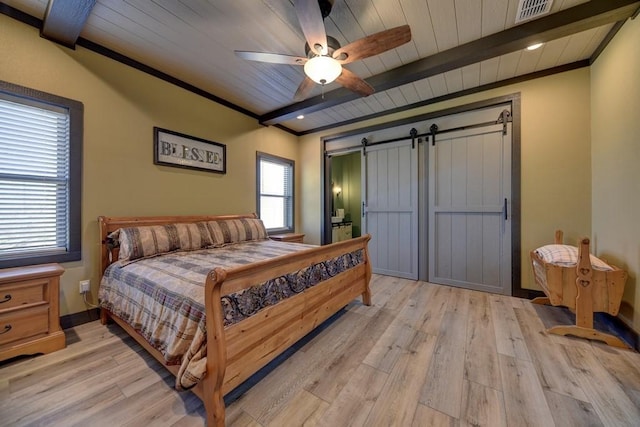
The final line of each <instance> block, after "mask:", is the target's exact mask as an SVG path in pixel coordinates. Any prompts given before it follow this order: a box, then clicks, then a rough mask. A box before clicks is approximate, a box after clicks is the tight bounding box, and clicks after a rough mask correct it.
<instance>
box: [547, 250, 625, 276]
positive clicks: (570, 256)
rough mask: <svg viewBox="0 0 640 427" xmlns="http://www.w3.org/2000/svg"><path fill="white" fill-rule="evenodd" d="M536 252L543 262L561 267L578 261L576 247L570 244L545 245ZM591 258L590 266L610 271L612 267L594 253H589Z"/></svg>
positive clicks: (574, 264)
mask: <svg viewBox="0 0 640 427" xmlns="http://www.w3.org/2000/svg"><path fill="white" fill-rule="evenodd" d="M536 253H537V254H538V255H539V256H540V258H542V259H543V260H544V261H545V262H548V263H550V264H554V265H559V266H561V267H575V266H576V264H577V263H578V248H577V247H575V246H570V245H546V246H542V247H540V248H538V249H536ZM589 256H590V260H591V266H592V267H593V268H595V269H598V270H604V271H611V270H613V268H612V267H611V266H610V265H609V264H607V263H606V262H604V261H602V260H601V259H599V258H596V257H595V256H594V255H592V254H589Z"/></svg>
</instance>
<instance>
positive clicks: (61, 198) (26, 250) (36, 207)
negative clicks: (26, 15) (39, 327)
mask: <svg viewBox="0 0 640 427" xmlns="http://www.w3.org/2000/svg"><path fill="white" fill-rule="evenodd" d="M82 121H83V106H82V104H81V103H80V102H77V101H72V100H70V99H66V98H61V97H58V96H55V95H50V94H46V93H43V92H38V91H35V90H32V89H28V88H24V87H21V86H17V85H13V84H10V83H6V82H2V81H0V268H5V267H16V266H22V265H30V264H40V263H45V262H68V261H76V260H79V259H81V250H80V244H81V243H80V242H81V237H80V235H81V233H80V231H81V224H80V210H81V205H80V196H81V191H80V189H81V179H82V174H81V169H82V126H83V125H82Z"/></svg>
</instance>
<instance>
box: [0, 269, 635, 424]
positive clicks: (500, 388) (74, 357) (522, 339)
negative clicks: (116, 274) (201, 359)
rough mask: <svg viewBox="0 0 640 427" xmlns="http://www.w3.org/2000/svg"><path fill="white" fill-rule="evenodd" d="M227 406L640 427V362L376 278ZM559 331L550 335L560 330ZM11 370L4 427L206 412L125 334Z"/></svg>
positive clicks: (399, 418) (474, 299) (95, 338)
mask: <svg viewBox="0 0 640 427" xmlns="http://www.w3.org/2000/svg"><path fill="white" fill-rule="evenodd" d="M372 288H373V295H374V298H373V301H374V306H372V307H365V306H363V305H361V304H360V303H359V302H354V303H352V304H350V305H349V306H348V307H347V310H346V312H345V313H344V314H343V315H342V316H340V317H338V318H337V319H336V320H335V321H334V322H333V323H331V324H330V325H329V326H328V327H326V328H325V329H324V330H322V332H320V333H319V334H317V335H316V336H315V337H314V338H313V339H312V340H310V341H308V342H307V343H306V344H305V345H304V346H302V348H300V350H298V351H297V352H296V353H294V354H293V355H292V356H291V357H289V358H288V359H286V360H285V361H284V362H283V363H281V364H280V365H279V366H278V367H277V368H275V369H274V370H272V371H271V372H270V373H269V374H268V375H267V376H266V377H265V378H263V379H262V380H261V381H260V382H258V383H257V384H256V385H254V386H253V387H252V388H251V389H249V390H248V391H247V392H246V393H245V394H244V395H243V396H241V397H240V398H239V399H238V400H236V401H235V402H234V403H232V404H231V405H230V406H229V407H228V408H227V425H230V426H231V425H233V426H301V425H306V426H313V425H318V426H343V425H353V426H545V427H546V426H554V425H555V426H562V427H565V426H602V425H604V426H639V425H640V354H638V353H636V352H634V351H631V350H621V349H617V348H612V347H608V346H606V345H603V344H599V343H593V342H589V341H585V340H581V339H576V338H568V337H560V336H555V335H548V334H546V333H545V332H544V331H545V329H546V327H545V324H544V322H547V323H549V322H554V321H555V322H557V320H558V319H559V318H562V315H561V314H562V312H561V311H560V310H561V309H559V308H553V307H538V306H535V307H534V306H532V305H531V304H530V303H529V302H528V301H526V300H522V299H518V298H512V297H505V296H499V295H491V294H486V293H480V292H474V291H468V290H463V289H457V288H450V287H446V286H438V285H433V284H429V283H424V282H414V281H410V280H404V279H397V278H392V277H384V276H375V275H374V278H373V281H372ZM547 326H549V325H547ZM66 332H67V340H68V346H67V348H66V349H64V350H61V351H58V352H55V353H52V354H49V355H44V356H38V357H32V358H26V359H21V360H15V361H11V362H9V363H3V364H0V425H3V426H4V425H11V426H13V425H46V426H53V425H60V426H71V425H82V426H86V425H91V426H110V427H115V426H124V425H130V426H147V425H148V426H201V425H203V424H204V421H203V414H204V411H203V407H202V404H201V402H200V401H199V400H198V398H196V397H195V396H194V395H193V394H191V393H189V392H184V393H178V392H176V391H174V390H173V388H172V385H173V377H171V376H170V374H168V372H167V371H166V370H165V369H164V368H163V367H162V366H160V365H159V364H158V363H157V362H156V361H155V360H153V359H152V358H151V357H150V356H148V355H147V354H146V353H145V352H144V350H142V349H141V348H140V346H139V345H137V344H136V343H135V342H133V340H131V339H130V338H128V337H127V336H126V334H124V333H123V332H122V330H121V329H119V328H118V327H117V326H115V325H110V326H107V327H104V326H101V325H100V324H99V322H92V323H88V324H85V325H81V326H78V327H76V328H73V329H70V330H67V331H66Z"/></svg>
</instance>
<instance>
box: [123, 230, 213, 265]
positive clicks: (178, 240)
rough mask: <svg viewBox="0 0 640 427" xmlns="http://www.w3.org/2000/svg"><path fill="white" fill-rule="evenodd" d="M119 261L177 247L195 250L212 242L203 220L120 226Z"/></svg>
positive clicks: (160, 252) (165, 251) (171, 250)
mask: <svg viewBox="0 0 640 427" xmlns="http://www.w3.org/2000/svg"><path fill="white" fill-rule="evenodd" d="M119 240H120V254H119V256H118V259H120V260H121V261H133V260H135V259H138V258H144V257H150V256H154V255H159V254H163V253H167V252H174V251H177V250H185V251H190V250H196V249H201V248H205V247H207V246H210V245H211V244H212V241H211V236H210V234H209V231H208V230H207V227H206V225H205V224H204V223H191V224H167V225H151V226H143V227H126V228H122V229H120V233H119Z"/></svg>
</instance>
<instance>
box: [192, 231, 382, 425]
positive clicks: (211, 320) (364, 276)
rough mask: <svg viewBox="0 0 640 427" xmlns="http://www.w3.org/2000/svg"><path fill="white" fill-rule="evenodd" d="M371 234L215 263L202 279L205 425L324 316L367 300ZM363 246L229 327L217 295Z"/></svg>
mask: <svg viewBox="0 0 640 427" xmlns="http://www.w3.org/2000/svg"><path fill="white" fill-rule="evenodd" d="M369 239H370V236H368V235H367V236H364V237H360V238H356V239H352V240H348V241H344V242H340V243H335V244H332V245H327V246H320V247H317V248H312V249H308V250H305V251H302V252H298V253H295V254H293V255H289V256H286V257H279V258H275V259H273V260H267V261H263V262H259V263H255V264H251V265H247V266H243V267H239V268H235V269H231V270H228V271H227V270H224V269H221V268H217V269H215V270H214V271H212V272H210V273H209V275H208V277H207V283H206V291H205V292H206V295H205V302H206V314H207V375H206V376H205V379H204V381H203V383H202V387H203V389H202V391H203V393H204V399H203V400H204V403H205V408H206V410H207V424H208V425H210V426H214V425H215V426H224V412H225V409H224V401H223V396H224V395H225V394H226V393H228V392H229V391H231V390H233V389H234V388H235V387H237V386H238V385H240V384H241V383H242V382H243V381H245V380H246V379H247V378H249V377H250V376H251V375H253V374H254V373H255V372H257V371H258V370H259V369H260V368H262V367H263V366H265V365H266V364H267V363H269V362H270V361H271V360H273V359H274V358H275V357H276V356H278V355H279V354H280V353H282V352H283V351H284V350H286V349H287V348H289V347H290V346H291V345H293V344H294V343H295V342H296V341H298V340H299V339H300V338H302V337H304V336H305V335H306V334H308V333H309V332H311V331H312V330H313V329H314V328H315V327H316V326H318V325H319V324H321V323H322V322H323V321H324V320H326V319H328V318H329V317H331V316H332V315H333V314H334V313H336V312H337V311H338V310H340V309H341V308H342V307H344V306H345V305H347V304H348V303H349V302H351V301H352V300H354V299H355V298H356V297H358V295H362V299H363V303H364V304H366V305H370V304H371V290H370V288H369V281H370V279H371V265H370V262H369V256H368V251H367V243H368V241H369ZM358 250H362V251H363V253H364V260H363V262H362V263H361V264H359V265H357V266H355V267H353V268H350V269H348V270H345V271H343V272H341V273H339V274H337V275H336V276H334V277H331V278H330V279H328V280H325V281H323V282H321V283H319V284H317V285H315V286H313V287H311V288H308V289H306V290H305V291H303V292H301V293H299V294H297V295H294V296H292V297H290V298H287V299H285V300H283V301H281V302H279V303H278V304H275V305H273V306H271V307H268V308H265V309H263V310H261V311H260V312H259V313H257V314H255V315H253V316H251V317H249V318H247V319H245V320H242V321H241V322H239V323H236V324H233V325H231V326H229V327H227V328H225V327H224V323H223V312H222V305H221V303H220V298H221V297H222V296H223V295H227V294H230V293H233V292H237V291H239V290H242V289H246V288H248V287H251V286H253V285H255V284H258V283H263V282H265V281H267V280H269V279H273V278H277V277H280V276H283V275H286V274H288V273H292V272H295V271H298V270H301V269H303V268H305V267H309V266H311V265H314V264H318V263H320V262H324V261H327V260H330V259H332V258H334V257H336V256H339V255H341V254H345V253H351V252H354V251H358Z"/></svg>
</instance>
